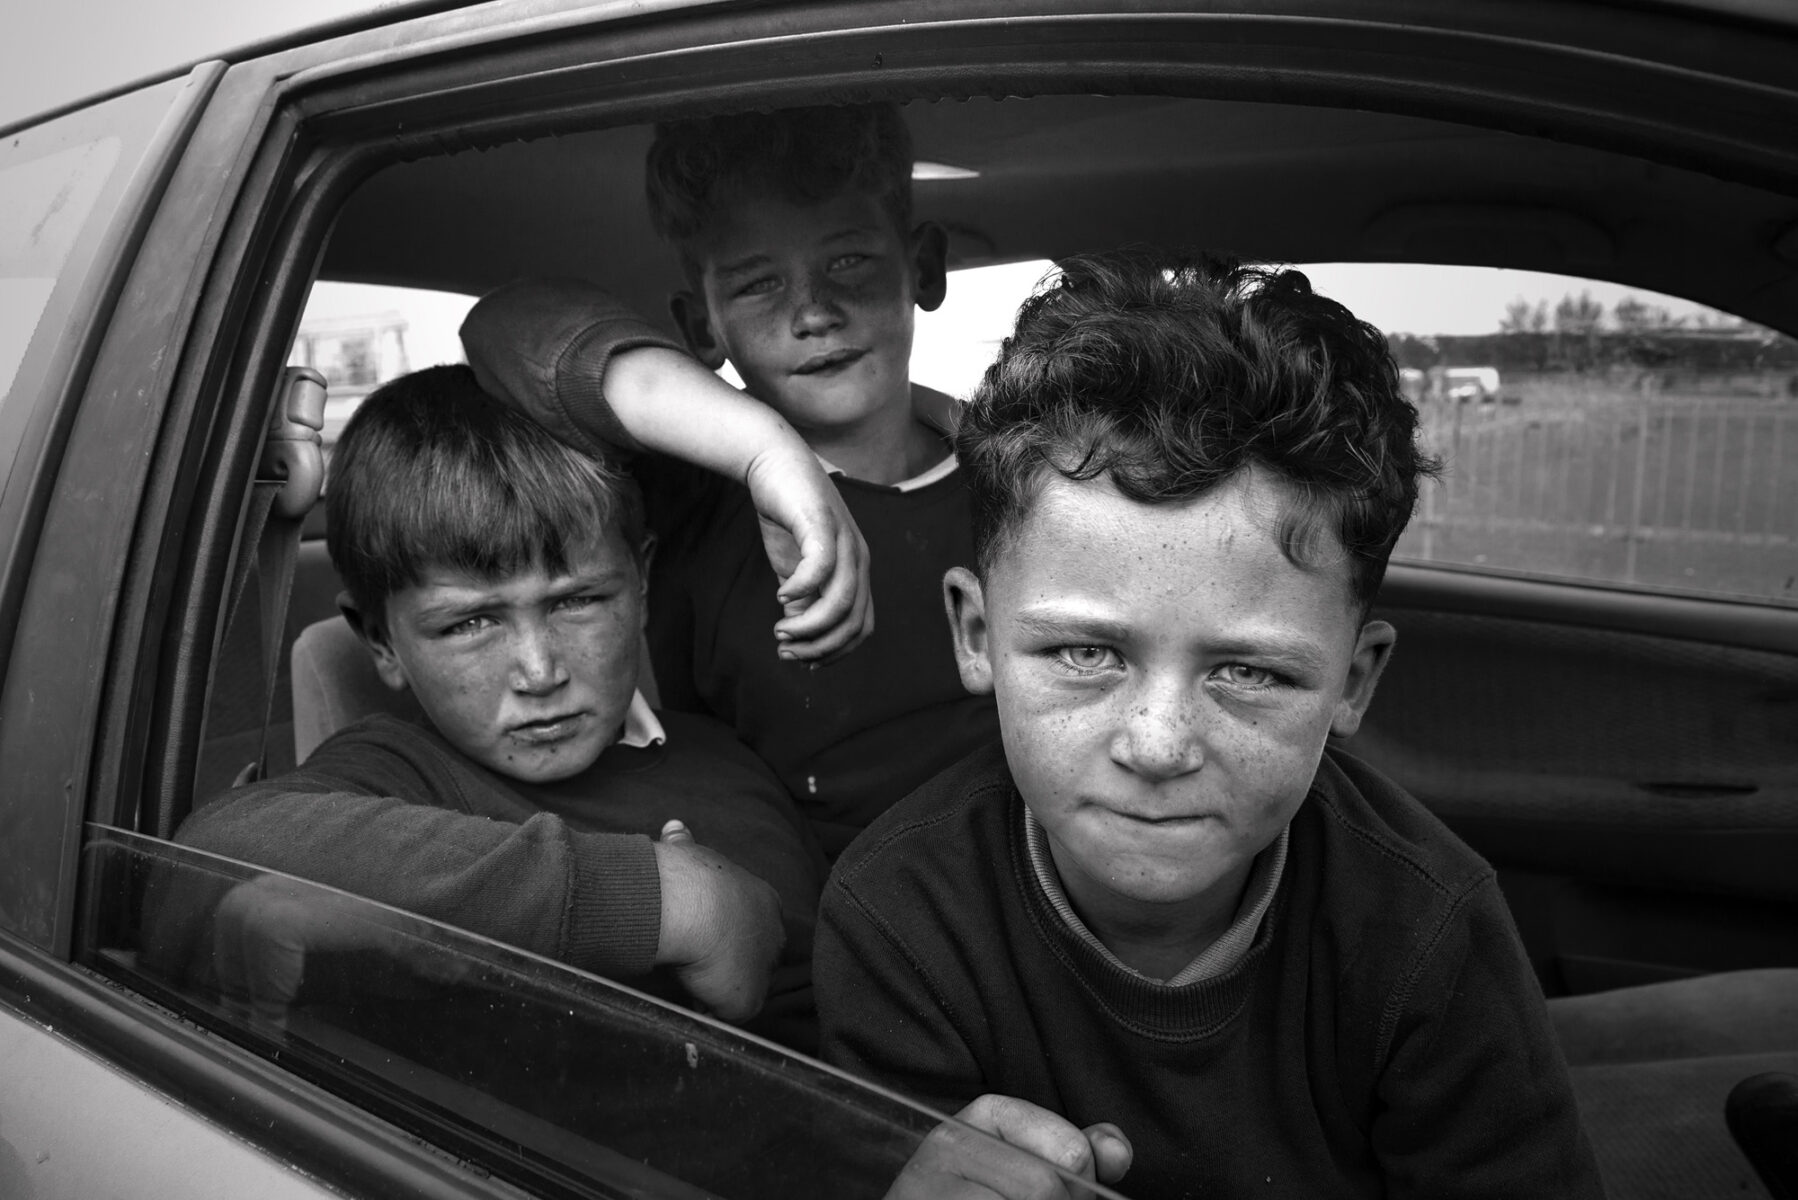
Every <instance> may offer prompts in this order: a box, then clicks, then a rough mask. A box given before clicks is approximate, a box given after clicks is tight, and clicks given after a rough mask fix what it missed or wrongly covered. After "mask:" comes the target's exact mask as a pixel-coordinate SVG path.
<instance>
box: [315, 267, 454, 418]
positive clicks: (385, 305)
mask: <svg viewBox="0 0 1798 1200" xmlns="http://www.w3.org/2000/svg"><path fill="white" fill-rule="evenodd" d="M474 302H475V298H474V297H473V296H464V295H460V294H458V293H455V292H437V291H430V290H428V289H426V288H405V287H384V286H376V285H373V284H358V283H332V282H327V281H320V282H318V283H315V284H313V285H312V291H311V293H310V294H309V295H308V296H307V298H306V311H305V312H304V313H303V314H302V315H301V317H300V329H299V332H298V333H296V334H295V335H294V339H293V347H292V349H291V350H290V351H289V352H288V356H287V361H288V364H289V365H291V366H296V367H312V368H313V369H314V370H317V371H318V372H319V373H320V374H322V375H323V376H324V377H325V384H326V386H327V387H328V388H329V389H330V391H329V393H328V396H327V399H326V401H325V428H324V441H325V449H326V452H327V453H328V452H329V450H330V448H331V447H332V446H333V445H335V444H336V442H337V435H338V434H339V433H341V432H342V431H343V426H344V422H346V421H348V420H349V419H350V414H351V413H353V412H355V411H356V407H357V406H358V405H360V404H361V403H362V400H363V397H365V396H367V395H368V394H369V393H370V392H372V391H374V390H375V389H376V388H377V387H380V386H381V385H382V384H383V383H386V382H387V381H388V380H390V379H394V378H396V377H398V376H400V375H404V374H405V373H406V372H408V371H416V370H419V369H420V368H423V367H431V366H436V365H437V364H439V363H458V362H461V361H463V359H462V343H461V341H460V339H459V338H458V336H457V333H456V331H457V330H458V329H460V328H461V326H462V319H463V318H464V317H466V316H467V315H468V310H469V309H470V308H473V307H474Z"/></svg>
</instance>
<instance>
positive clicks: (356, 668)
mask: <svg viewBox="0 0 1798 1200" xmlns="http://www.w3.org/2000/svg"><path fill="white" fill-rule="evenodd" d="M373 713H389V714H391V715H393V716H396V717H399V718H401V719H403V720H408V721H423V720H424V710H423V709H421V708H419V706H418V701H417V700H416V699H414V698H413V696H412V693H411V692H396V691H394V690H393V689H392V688H390V687H388V686H387V685H386V684H385V683H383V682H381V676H380V675H379V674H378V673H377V672H376V671H375V664H374V660H373V659H372V658H370V657H369V653H368V648H367V647H365V646H364V645H363V644H362V639H361V638H359V637H357V636H356V631H355V630H353V629H351V628H350V623H349V622H348V621H346V620H344V619H343V618H342V617H341V616H338V617H330V618H327V619H326V620H323V621H314V622H313V623H312V624H310V625H308V626H306V628H305V629H303V630H301V631H300V636H299V637H297V638H295V639H294V643H293V753H294V761H295V762H296V763H303V762H305V761H306V759H307V757H308V756H310V755H311V753H312V752H313V751H314V750H316V749H318V745H319V743H320V742H323V741H324V740H325V739H326V738H328V737H330V736H331V735H332V734H333V733H336V732H337V731H338V730H339V729H342V728H343V727H344V726H345V725H349V724H351V723H352V722H355V721H359V720H361V719H362V718H363V717H366V716H369V715H371V714H373Z"/></svg>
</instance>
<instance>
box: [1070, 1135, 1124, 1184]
mask: <svg viewBox="0 0 1798 1200" xmlns="http://www.w3.org/2000/svg"><path fill="white" fill-rule="evenodd" d="M1082 1132H1084V1133H1085V1134H1086V1141H1087V1144H1088V1145H1089V1146H1091V1147H1092V1148H1093V1170H1094V1173H1095V1174H1096V1175H1097V1176H1098V1178H1099V1182H1100V1183H1116V1182H1117V1181H1118V1180H1120V1179H1122V1178H1123V1177H1124V1175H1125V1173H1126V1172H1128V1171H1129V1170H1130V1164H1131V1163H1132V1162H1133V1161H1134V1160H1135V1158H1136V1150H1135V1148H1134V1147H1132V1146H1131V1145H1130V1139H1129V1138H1128V1137H1126V1136H1124V1131H1123V1130H1121V1129H1119V1128H1118V1127H1117V1126H1116V1125H1113V1124H1112V1123H1111V1122H1110V1121H1101V1122H1100V1123H1099V1124H1097V1125H1088V1126H1087V1127H1086V1128H1085V1129H1084V1130H1083V1131H1082Z"/></svg>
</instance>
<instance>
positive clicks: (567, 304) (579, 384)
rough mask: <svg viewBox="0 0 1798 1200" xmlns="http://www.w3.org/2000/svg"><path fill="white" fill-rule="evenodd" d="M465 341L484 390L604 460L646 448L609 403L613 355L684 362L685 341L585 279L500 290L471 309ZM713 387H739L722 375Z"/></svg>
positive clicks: (513, 285)
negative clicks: (651, 355) (653, 351)
mask: <svg viewBox="0 0 1798 1200" xmlns="http://www.w3.org/2000/svg"><path fill="white" fill-rule="evenodd" d="M461 334H462V348H463V350H464V351H465V352H466V353H467V355H468V365H469V367H470V368H472V369H473V371H474V374H475V379H476V380H477V381H478V382H479V383H480V385H481V388H482V389H483V390H484V391H486V392H488V393H489V394H490V395H492V396H493V397H495V398H496V399H499V400H503V401H505V402H506V403H507V404H509V405H511V406H512V407H513V408H516V409H517V410H518V411H520V412H522V413H524V414H525V415H526V416H528V417H530V418H531V419H532V420H534V421H536V422H537V423H538V424H539V425H542V426H543V427H544V428H546V429H548V430H549V431H550V432H551V433H553V434H555V435H556V436H557V437H558V438H560V439H561V440H562V441H564V442H567V443H568V444H569V445H571V446H577V447H579V448H580V449H582V450H585V451H586V452H587V453H589V454H592V455H595V456H604V455H606V454H607V452H608V447H610V448H612V449H614V450H625V451H632V450H637V449H640V448H641V447H642V445H643V444H642V443H640V442H639V441H638V440H637V439H636V437H634V436H633V434H632V432H631V431H630V430H628V429H627V428H626V427H625V425H624V424H623V423H622V422H621V421H620V419H619V417H618V416H617V415H616V414H615V413H614V412H613V409H612V406H611V405H610V404H609V403H607V396H606V394H605V386H604V385H605V382H606V375H607V369H608V368H609V367H610V365H611V362H612V358H613V356H614V355H619V354H623V353H624V352H625V351H627V350H634V349H639V348H642V347H659V348H661V349H663V350H665V351H667V352H668V353H670V354H671V355H672V356H674V357H677V358H685V357H686V356H685V354H683V353H682V352H681V347H680V343H679V342H676V341H674V340H673V339H671V338H669V337H667V336H666V335H664V334H663V333H662V332H661V331H660V330H658V329H656V327H655V326H653V325H651V324H650V323H649V322H648V321H645V320H644V319H643V318H641V317H639V316H638V315H637V314H636V313H634V312H632V311H631V310H630V309H629V308H627V307H626V306H625V305H623V304H620V303H619V302H618V301H617V300H615V299H613V298H612V296H611V295H610V294H609V293H608V292H606V291H605V290H604V289H603V288H599V287H595V286H594V285H592V284H590V283H586V282H583V281H581V280H578V279H524V280H518V281H516V282H514V283H509V284H506V285H505V286H504V287H500V288H497V289H495V290H494V291H491V292H489V293H487V294H486V295H485V296H483V297H481V299H480V301H479V303H477V304H476V305H475V306H474V307H473V308H472V309H470V310H469V313H468V317H467V319H466V320H464V321H463V323H462V330H461ZM687 361H689V362H691V361H692V360H690V359H688V360H687ZM693 366H694V367H696V368H698V369H699V370H700V371H705V368H703V367H700V366H699V364H698V363H693ZM705 373H706V374H707V375H710V372H705ZM712 382H714V383H716V384H717V385H718V386H719V387H721V388H723V389H724V390H726V391H730V390H732V389H731V388H730V386H729V385H728V384H726V383H724V381H722V380H720V379H718V378H717V377H716V376H712Z"/></svg>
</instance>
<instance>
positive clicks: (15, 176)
mask: <svg viewBox="0 0 1798 1200" xmlns="http://www.w3.org/2000/svg"><path fill="white" fill-rule="evenodd" d="M118 158H119V139H118V138H116V137H102V138H97V139H95V140H94V141H91V142H82V143H79V144H77V145H73V146H67V147H65V148H63V149H60V150H56V151H54V152H52V153H49V154H42V155H39V156H37V157H35V158H26V159H24V160H23V161H17V162H13V161H7V160H6V159H4V158H0V395H5V394H6V393H8V392H10V391H11V390H12V383H13V377H14V376H15V375H16V374H17V373H18V370H19V363H20V361H21V360H23V359H24V357H25V347H26V346H28V345H30V343H31V337H32V334H34V333H35V332H36V331H37V324H38V318H40V317H41V316H43V314H44V308H45V306H46V305H48V304H49V303H50V294H51V292H52V291H54V290H55V288H56V278H57V276H58V275H59V274H60V273H61V271H62V267H63V263H64V262H65V261H66V260H67V259H68V257H69V251H70V250H71V249H73V248H74V245H75V239H76V237H77V235H78V234H80V232H81V230H82V228H83V227H84V226H85V225H86V224H87V219H88V215H89V214H90V213H91V212H93V209H94V202H95V201H96V200H98V199H99V198H100V191H101V189H102V188H103V187H104V186H105V184H106V180H107V177H108V176H110V175H111V174H112V169H113V167H114V166H115V165H116V164H117V162H118Z"/></svg>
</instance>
